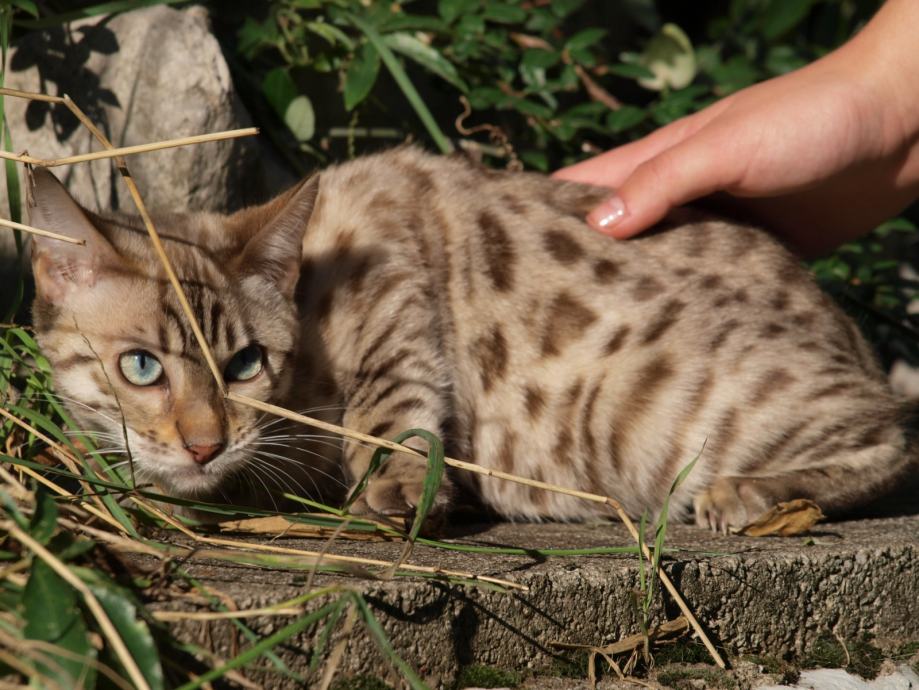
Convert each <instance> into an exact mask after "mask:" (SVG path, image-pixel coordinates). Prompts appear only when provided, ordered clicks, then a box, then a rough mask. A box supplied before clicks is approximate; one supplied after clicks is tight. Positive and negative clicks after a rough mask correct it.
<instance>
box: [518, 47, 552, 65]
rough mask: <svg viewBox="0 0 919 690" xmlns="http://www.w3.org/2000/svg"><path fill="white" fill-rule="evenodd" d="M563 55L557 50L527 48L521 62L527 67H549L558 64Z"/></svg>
mask: <svg viewBox="0 0 919 690" xmlns="http://www.w3.org/2000/svg"><path fill="white" fill-rule="evenodd" d="M561 59H562V56H561V55H559V53H558V51H555V50H543V49H542V48H527V49H526V50H524V51H523V58H522V59H521V61H520V64H521V65H523V66H525V67H531V68H534V69H535V68H540V69H548V68H549V67H554V66H555V65H557V64H558V62H559V60H561Z"/></svg>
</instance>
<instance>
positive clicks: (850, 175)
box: [556, 0, 919, 254]
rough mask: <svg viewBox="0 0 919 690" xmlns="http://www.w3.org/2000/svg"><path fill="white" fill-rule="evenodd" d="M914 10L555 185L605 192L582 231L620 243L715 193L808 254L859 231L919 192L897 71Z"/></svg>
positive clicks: (915, 123) (888, 10)
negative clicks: (602, 188)
mask: <svg viewBox="0 0 919 690" xmlns="http://www.w3.org/2000/svg"><path fill="white" fill-rule="evenodd" d="M916 5H917V4H916V3H910V2H909V0H891V1H890V2H888V3H887V5H885V7H884V9H882V10H881V12H880V13H879V14H878V16H877V17H875V19H874V20H873V21H872V23H871V24H869V26H868V27H866V29H865V30H863V32H862V34H860V35H859V36H858V37H857V38H856V39H854V40H853V41H852V42H851V43H850V44H848V45H847V46H845V47H844V48H842V49H840V50H838V51H837V52H836V53H833V54H831V55H829V56H827V57H826V58H824V59H823V60H820V61H818V62H816V63H814V64H812V65H809V66H808V67H805V68H803V69H801V70H798V71H796V72H793V73H791V74H787V75H784V76H782V77H778V78H776V79H772V80H769V81H766V82H763V83H761V84H757V85H756V86H753V87H750V88H748V89H745V90H743V91H739V92H737V93H736V94H733V95H731V96H729V97H727V98H725V99H723V100H721V101H719V102H717V103H715V104H713V105H712V106H710V107H708V108H706V109H705V110H702V111H700V112H698V113H696V114H694V115H690V116H688V117H685V118H683V119H681V120H678V121H676V122H673V123H671V124H670V125H667V126H666V127H663V128H662V129H659V130H658V131H656V132H654V133H653V134H651V135H649V136H647V137H645V138H644V139H641V140H639V141H636V142H634V143H631V144H627V145H625V146H621V147H619V148H617V149H614V150H612V151H609V152H607V153H604V154H601V155H600V156H597V157H595V158H592V159H590V160H587V161H584V162H582V163H579V164H577V165H574V166H571V167H569V168H565V169H563V170H560V171H558V172H557V173H556V176H557V177H560V178H562V179H568V180H574V181H579V182H585V183H591V184H599V185H601V186H607V187H611V188H613V189H615V190H616V193H615V195H613V196H611V198H610V199H609V200H607V201H606V202H604V203H603V204H601V206H599V207H598V208H597V209H595V210H594V211H593V212H591V213H590V214H589V216H588V222H589V223H590V224H591V225H592V226H593V227H595V228H596V229H598V230H600V231H601V232H606V233H608V234H610V235H612V236H614V237H616V238H620V239H623V238H626V237H630V236H632V235H635V234H637V233H639V232H641V231H642V230H644V229H645V228H648V227H650V226H651V225H653V224H654V223H656V222H657V221H659V220H660V219H661V218H663V216H664V215H665V214H666V213H667V211H669V210H670V209H671V208H673V207H674V206H678V205H680V204H684V203H687V202H689V201H692V200H694V199H697V198H699V197H703V196H707V195H710V194H713V193H715V192H724V193H726V194H727V195H729V198H728V200H727V202H728V205H729V206H731V207H736V208H737V209H738V210H739V211H740V212H742V213H745V214H747V215H750V216H752V217H753V218H754V219H756V220H758V221H760V222H763V223H764V224H765V225H767V227H769V228H770V229H772V230H774V231H775V232H777V233H779V234H781V235H784V236H785V237H786V239H788V240H789V241H790V242H791V243H792V244H794V245H796V246H797V247H798V249H799V250H801V251H803V252H804V253H806V254H816V253H820V252H821V251H825V250H826V249H828V248H830V247H833V246H835V245H837V244H840V243H842V242H844V241H846V240H849V239H852V238H853V237H856V236H858V235H860V234H862V233H864V232H867V231H868V230H870V229H872V228H873V227H874V226H875V225H876V224H877V223H879V222H880V221H882V220H884V219H886V218H888V217H890V216H891V215H894V214H896V213H897V212H898V211H900V210H901V209H902V208H903V207H904V206H906V205H907V204H909V203H910V201H912V200H913V199H915V198H916V196H917V194H919V146H917V144H916V140H917V133H919V108H917V101H919V92H917V93H913V94H906V96H904V95H903V92H904V91H907V90H910V89H912V90H913V91H917V90H916V89H914V88H913V87H912V86H911V85H909V84H904V83H903V81H902V73H900V74H897V70H896V69H895V67H897V66H898V64H897V63H898V62H899V63H901V66H902V62H903V60H905V59H909V60H915V58H913V57H907V52H908V53H910V54H911V53H914V52H915V51H913V49H912V47H911V46H912V43H911V41H912V39H909V41H902V42H901V43H902V46H903V48H902V50H903V51H904V52H903V53H902V54H901V53H899V52H897V38H898V37H899V36H902V35H903V28H902V27H903V26H904V25H905V26H907V28H908V26H910V25H912V26H915V24H914V23H910V24H904V22H906V21H907V19H908V17H907V16H905V15H910V16H912V19H911V22H914V21H916V20H917V19H919V10H917V8H916ZM879 24H880V25H881V26H880V27H879V26H878V25H879ZM885 24H886V26H885ZM878 34H880V36H879V35H878ZM879 41H883V47H884V50H882V49H881V46H879V45H878V42H879ZM907 46H909V47H908V50H907ZM894 61H896V62H894ZM917 68H919V64H917Z"/></svg>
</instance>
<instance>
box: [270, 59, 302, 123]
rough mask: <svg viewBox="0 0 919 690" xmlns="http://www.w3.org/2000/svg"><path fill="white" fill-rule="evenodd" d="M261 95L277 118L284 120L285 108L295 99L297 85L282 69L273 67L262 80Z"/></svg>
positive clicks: (288, 73) (285, 70)
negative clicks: (263, 95)
mask: <svg viewBox="0 0 919 690" xmlns="http://www.w3.org/2000/svg"><path fill="white" fill-rule="evenodd" d="M262 93H263V94H265V98H266V99H267V100H268V103H269V104H270V105H271V107H272V109H273V110H274V112H275V113H277V115H278V117H280V118H281V119H284V115H285V113H286V112H287V106H288V105H290V102H291V101H292V100H294V99H295V98H296V97H297V94H298V91H297V85H296V84H295V83H294V80H293V79H292V78H291V76H290V72H288V71H287V69H285V68H284V67H275V68H274V69H273V70H271V71H270V72H268V74H266V75H265V77H264V79H262Z"/></svg>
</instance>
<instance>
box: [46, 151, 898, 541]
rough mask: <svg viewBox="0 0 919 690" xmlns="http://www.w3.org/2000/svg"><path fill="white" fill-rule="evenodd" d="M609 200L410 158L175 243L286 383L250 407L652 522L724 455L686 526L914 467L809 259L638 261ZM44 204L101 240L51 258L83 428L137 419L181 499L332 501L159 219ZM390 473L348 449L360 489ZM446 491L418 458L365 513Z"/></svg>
mask: <svg viewBox="0 0 919 690" xmlns="http://www.w3.org/2000/svg"><path fill="white" fill-rule="evenodd" d="M602 194H603V192H602V191H599V190H595V189H591V188H586V187H583V186H579V185H574V184H570V183H560V182H557V181H553V180H550V179H547V178H544V177H541V176H537V175H531V174H513V173H502V172H494V171H489V170H485V169H482V168H480V167H477V166H475V165H472V164H470V163H468V162H466V161H464V160H462V159H460V158H437V157H432V156H429V155H426V154H424V153H422V152H420V151H418V150H415V149H411V148H401V149H397V150H393V151H390V152H387V153H383V154H379V155H375V156H369V157H366V158H362V159H359V160H356V161H353V162H350V163H346V164H343V165H340V166H335V167H333V168H330V169H328V170H326V171H324V172H322V173H321V174H320V175H319V176H318V178H316V177H314V178H312V179H311V180H309V181H307V182H304V183H302V184H301V185H299V186H298V187H297V188H295V189H293V190H291V191H289V192H287V193H285V194H284V195H282V196H281V197H278V198H277V199H276V200H274V201H273V202H271V203H269V204H267V205H265V206H263V207H258V208H253V209H248V210H245V211H242V212H239V213H237V214H235V215H232V216H229V217H224V216H218V215H207V214H194V215H174V216H163V217H161V218H159V219H158V222H157V225H158V227H159V229H160V231H161V233H162V234H163V235H164V236H166V237H167V238H169V239H167V241H166V248H167V251H168V252H169V254H170V256H171V258H172V261H173V263H174V264H175V267H176V270H177V272H178V274H179V276H180V278H181V279H182V281H183V285H184V286H185V289H186V291H187V292H188V295H189V298H190V301H191V304H192V306H193V308H194V310H195V314H196V315H197V317H198V320H199V322H200V323H201V326H202V328H203V330H204V333H205V334H206V336H207V338H208V340H209V342H210V344H211V346H212V348H213V349H214V351H215V354H216V356H217V358H218V360H219V361H220V362H221V366H224V365H225V364H226V363H227V362H228V361H229V359H230V358H231V357H232V355H233V354H234V352H236V351H238V350H239V348H241V347H244V346H245V345H247V344H249V343H257V344H258V345H260V346H261V347H262V348H263V350H264V352H265V353H266V355H267V360H266V366H265V369H264V371H263V372H262V374H260V375H259V376H257V377H256V378H255V379H253V380H251V381H243V382H238V383H231V384H230V386H231V388H233V389H235V390H238V391H239V392H241V393H243V394H245V395H250V396H252V397H255V398H258V399H261V400H267V401H270V402H273V403H277V404H280V405H283V406H285V407H288V408H291V409H297V410H299V409H309V408H322V409H323V410H324V411H323V412H320V413H319V414H320V415H324V416H325V418H327V419H333V420H335V421H341V422H342V423H343V424H344V425H346V426H349V427H352V428H355V429H360V430H363V431H367V432H370V433H372V434H375V435H383V436H386V435H392V434H394V433H395V432H398V431H400V430H403V429H408V428H412V427H422V428H426V429H429V430H431V431H434V432H435V433H438V434H441V435H442V436H444V438H445V440H446V442H447V446H448V450H449V452H450V453H451V454H453V455H454V456H457V457H463V458H469V459H471V460H472V461H474V462H475V463H477V464H479V465H482V466H485V467H492V468H497V469H500V470H503V471H506V472H512V473H515V474H519V475H523V476H527V477H533V478H536V479H539V480H543V481H547V482H551V483H554V484H559V485H562V486H567V487H572V488H578V489H582V490H585V491H590V492H595V493H600V494H606V495H609V496H613V497H615V498H617V499H618V500H619V501H621V502H622V504H623V505H624V506H625V507H626V509H627V510H628V511H629V512H631V513H632V514H636V515H637V514H640V513H641V512H642V511H644V510H646V509H651V510H654V509H655V508H657V507H659V506H660V504H661V502H662V500H663V498H664V496H665V495H666V493H667V491H668V488H669V486H670V484H671V482H672V480H673V478H674V476H675V475H676V473H677V472H678V471H679V470H680V469H681V468H682V467H683V466H684V465H685V464H686V463H687V462H689V461H690V460H691V459H692V458H693V457H695V456H696V454H697V453H699V452H700V450H701V449H702V448H703V444H704V446H705V450H704V452H703V454H702V457H701V460H700V461H699V463H698V464H697V466H696V468H695V470H694V471H693V472H692V473H691V474H690V476H689V478H688V479H687V481H686V483H685V484H684V485H683V487H682V488H681V489H680V490H679V491H678V493H677V495H676V496H675V497H674V499H673V501H672V503H671V506H672V510H673V511H674V512H675V513H676V514H677V515H679V516H682V517H685V516H687V515H688V514H689V513H690V511H691V509H692V507H693V504H695V512H696V520H697V521H698V522H699V523H700V524H703V525H718V526H723V525H734V526H736V525H740V524H742V523H744V522H746V521H747V520H748V519H749V518H751V517H752V516H754V515H755V514H758V513H759V512H760V511H762V510H763V509H765V508H767V507H768V506H769V505H771V504H773V503H775V502H776V501H781V500H785V499H789V498H794V497H807V498H812V499H814V500H816V501H817V502H818V503H819V504H820V505H821V506H822V507H823V508H824V509H825V510H829V511H840V510H845V509H848V508H850V507H852V506H855V505H857V504H860V503H863V502H865V501H867V500H869V499H871V498H873V497H875V496H877V495H878V494H879V493H880V492H881V491H882V490H884V489H885V488H887V487H888V486H889V485H890V484H891V483H892V482H893V481H894V480H895V478H896V477H897V476H898V475H900V474H901V473H902V472H903V471H904V468H905V467H906V464H907V460H908V457H909V452H908V449H907V444H906V440H905V436H904V431H903V429H902V428H901V426H900V423H899V411H898V406H897V404H896V401H895V400H894V399H893V397H892V395H891V393H890V391H889V390H888V388H887V385H886V382H885V378H884V376H883V374H882V372H881V371H880V370H879V368H878V367H877V365H876V364H875V362H874V359H873V356H872V353H871V352H870V350H869V348H868V347H867V346H866V344H865V342H864V341H863V339H862V337H861V336H860V334H859V333H858V330H857V329H856V327H855V326H854V324H853V323H852V322H851V321H850V320H849V319H848V318H846V317H845V316H844V315H843V314H842V313H841V312H840V311H839V309H837V308H836V307H835V306H834V304H833V303H832V302H831V301H830V300H829V299H828V298H827V297H826V296H825V295H824V294H822V293H821V292H820V290H819V289H818V288H817V286H816V285H815V284H814V282H813V280H812V279H811V277H810V275H809V274H808V273H807V272H806V271H805V270H804V269H803V268H802V267H801V266H800V265H799V263H798V261H797V260H796V259H795V258H794V257H793V256H792V255H791V254H789V253H788V252H787V251H786V250H785V249H783V248H782V247H781V246H779V245H778V244H777V243H776V242H775V241H774V240H772V239H771V238H770V237H769V236H767V235H766V234H764V233H762V232H760V231H758V230H755V229H752V228H748V227H744V226H741V225H737V224H732V223H727V222H721V221H717V220H710V219H705V218H704V217H702V218H699V217H693V216H692V215H691V214H688V212H687V213H684V214H677V215H675V216H674V217H673V219H672V222H670V223H669V224H668V225H669V227H667V228H664V227H661V228H659V229H658V230H657V231H656V232H654V233H651V234H648V235H645V236H643V237H641V238H638V239H635V240H631V241H627V242H614V241H612V240H610V239H608V238H605V237H601V236H599V235H597V234H595V233H593V232H591V231H589V230H587V229H586V227H585V225H584V223H583V221H582V218H583V216H584V214H585V212H586V211H587V210H589V208H590V207H591V206H592V205H593V204H594V203H596V201H597V200H598V199H600V198H601V196H602ZM35 197H36V199H35V206H34V208H33V209H32V219H33V222H34V224H36V225H38V226H40V227H46V228H48V229H51V230H57V231H60V232H64V233H69V234H72V235H77V236H80V237H84V238H86V239H87V240H88V246H87V247H86V248H79V247H72V246H70V245H64V244H62V243H55V242H53V241H46V240H38V242H37V249H36V251H35V252H34V265H35V273H36V281H37V286H38V295H39V296H38V299H37V301H36V306H35V323H36V327H37V329H38V332H39V339H40V342H41V344H42V347H43V348H44V350H45V352H46V353H47V355H48V357H49V358H50V359H51V361H52V363H53V365H54V368H55V372H56V382H57V386H58V387H59V389H60V390H61V391H62V392H63V394H64V395H65V396H67V397H68V398H69V399H73V400H75V401H77V402H76V403H75V404H74V405H73V406H72V411H73V413H74V415H75V416H76V417H77V418H78V419H79V420H80V421H81V422H82V423H83V424H85V425H87V426H88V427H91V428H103V429H105V430H106V431H108V432H109V433H111V434H117V433H118V432H119V429H118V428H116V426H115V425H116V420H119V419H120V414H121V412H120V410H123V412H124V415H125V418H126V421H127V426H128V429H129V435H130V444H131V446H132V448H131V449H132V451H133V453H134V459H135V463H136V466H137V467H138V468H139V469H140V471H141V476H142V478H148V479H152V480H153V481H154V482H156V483H157V484H159V485H160V486H161V487H162V488H163V489H164V490H166V491H168V492H172V493H175V494H178V495H200V496H205V497H207V496H211V497H214V498H220V496H221V494H223V496H224V497H229V498H231V499H233V500H240V501H251V500H255V499H261V500H260V502H261V503H263V504H268V505H270V501H268V500H267V496H266V495H265V494H266V493H267V491H266V489H268V488H271V485H272V483H271V481H270V480H271V478H272V477H273V478H274V484H275V485H277V484H281V483H283V482H282V480H284V476H285V475H286V476H288V477H289V478H290V480H291V481H296V483H297V484H299V485H302V486H303V487H305V488H307V489H309V488H311V487H312V486H313V485H314V484H313V482H316V483H317V484H318V483H319V482H320V481H321V480H322V479H323V477H324V475H325V474H328V473H332V472H334V470H335V468H336V467H338V466H339V453H340V449H339V447H337V446H335V445H334V444H330V443H329V441H328V440H326V439H323V440H320V441H315V442H314V441H307V440H303V439H300V440H290V439H289V440H288V441H292V443H294V444H295V445H298V446H299V447H301V448H305V449H309V450H311V451H313V452H314V453H315V454H311V455H306V454H305V453H304V452H303V451H300V450H294V449H291V448H286V447H284V442H282V441H280V440H278V441H275V442H272V441H265V440H264V439H265V438H272V437H271V434H270V433H267V434H266V432H265V431H261V430H260V429H259V425H258V423H259V415H257V414H256V413H254V412H253V411H252V410H250V409H248V408H245V407H242V406H239V405H235V404H232V403H228V402H226V401H224V400H223V399H222V398H221V396H220V395H219V393H218V389H217V387H216V386H215V384H214V383H213V381H212V380H211V376H210V373H209V371H208V370H207V367H206V365H205V363H204V360H203V358H202V356H201V353H200V352H199V351H198V349H197V347H196V345H195V342H194V339H193V337H192V334H191V330H190V328H189V326H188V323H187V322H186V320H185V318H184V316H183V315H182V313H181V310H180V309H179V306H178V303H177V301H176V298H175V296H174V295H173V293H172V291H171V289H170V287H169V285H168V284H167V282H166V280H165V276H164V274H163V272H162V269H161V267H160V264H159V262H158V261H157V259H156V257H155V255H154V253H153V251H152V249H151V247H150V245H149V241H148V239H147V238H146V236H145V235H144V233H143V231H142V228H141V226H140V224H139V222H138V221H137V220H136V219H131V218H127V217H120V216H96V215H84V214H83V213H81V212H80V211H79V210H78V208H77V207H76V206H75V205H74V204H73V203H72V202H70V200H69V198H67V197H66V196H65V193H64V192H63V190H62V188H60V187H59V186H58V185H57V183H56V182H55V181H54V180H53V178H51V177H50V175H48V174H42V175H40V176H39V178H38V181H37V188H36V190H35ZM93 226H95V228H96V229H98V232H97V231H96V229H94V227H93ZM301 245H302V257H301ZM90 343H91V344H92V349H93V350H95V352H93V351H92V350H91V349H90V348H89V344H90ZM130 348H142V349H144V350H147V351H149V352H150V353H152V354H153V355H155V356H156V357H157V358H158V359H160V360H161V361H162V363H163V365H164V367H165V380H164V382H162V383H160V384H159V385H157V386H152V387H146V388H138V387H136V386H132V384H130V383H128V382H127V381H125V380H124V378H123V377H119V376H117V375H116V374H117V367H118V357H119V354H120V353H122V352H124V351H125V350H127V349H130ZM103 365H104V366H105V368H106V372H105V373H107V376H106V375H104V374H103V371H102V366H103ZM110 381H111V385H110V383H109V382H110ZM112 387H113V388H114V392H115V393H117V398H118V400H117V403H116V400H115V396H113V394H112ZM118 403H120V407H119V404H118ZM84 405H85V407H84ZM88 408H92V409H93V410H96V412H90V411H89V410H88ZM99 413H102V415H105V416H106V417H108V418H110V419H109V420H107V419H105V418H103V417H102V416H101V415H100V414H99ZM117 424H120V422H117ZM288 433H289V432H288ZM272 443H274V445H271V444H272ZM201 444H204V445H206V446H207V447H212V446H220V452H218V453H217V454H216V455H215V456H214V457H213V458H212V459H210V461H209V462H205V463H203V464H202V463H196V462H194V461H193V459H192V458H191V457H189V453H190V451H186V450H185V449H184V447H187V446H196V447H200V446H201ZM208 444H209V445H208ZM330 445H331V446H334V447H330ZM253 451H254V452H255V453H256V457H255V459H254V460H253V459H252V453H253ZM269 452H270V453H271V455H268V454H267V453H269ZM370 453H371V450H370V449H367V448H362V447H360V446H356V445H351V444H345V445H344V449H343V458H342V459H341V461H340V462H341V466H342V467H343V469H344V475H345V477H346V479H347V480H349V481H353V479H354V478H355V477H357V476H360V474H361V473H362V471H363V470H364V468H365V467H366V466H367V462H368V460H369V457H370ZM272 455H273V456H276V457H274V458H272ZM320 455H321V456H322V457H323V458H326V460H322V459H319V456H320ZM280 456H285V457H290V458H294V459H295V460H296V462H290V461H288V460H284V459H283V457H280ZM247 467H248V470H245V469H244V468H247ZM316 469H318V470H319V471H315V470H316ZM423 474H424V466H423V464H422V463H419V462H417V461H415V460H412V459H410V458H404V457H398V456H394V457H393V458H392V459H391V460H390V461H389V463H388V464H387V465H386V467H385V468H384V471H383V472H382V474H381V476H379V477H377V478H375V479H374V480H373V481H372V482H371V484H370V487H369V489H368V491H367V493H366V494H365V496H364V499H363V503H362V504H361V507H362V508H364V509H369V510H373V511H377V512H381V513H402V512H406V511H409V510H410V509H411V507H412V506H413V505H414V503H415V501H417V499H418V496H419V494H420V490H421V481H422V477H423ZM254 475H260V476H254ZM266 478H267V479H268V480H269V481H266ZM255 479H259V481H260V482H261V483H259V482H256V481H255ZM452 481H453V482H467V483H469V484H471V486H472V488H473V489H474V490H475V491H477V492H478V493H479V495H480V496H481V497H482V498H483V500H484V501H485V502H486V503H487V504H488V505H489V506H491V507H492V508H494V509H495V510H496V511H498V512H499V513H501V514H503V515H506V516H508V517H514V518H528V519H541V518H555V519H579V518H585V517H589V516H590V515H592V514H593V513H594V511H595V507H594V506H593V505H592V504H589V503H586V502H583V501H579V500H576V499H574V498H571V497H567V496H562V495H558V494H552V493H548V492H544V491H539V490H533V489H530V488H528V487H524V486H520V485H517V484H513V483H509V482H504V481H500V480H494V479H485V478H479V477H470V476H462V477H460V476H458V475H454V476H453V477H452ZM288 485H293V484H290V482H288ZM453 494H454V490H453V486H450V485H448V486H447V487H445V489H444V493H443V500H444V501H448V500H450V499H451V497H452V496H453Z"/></svg>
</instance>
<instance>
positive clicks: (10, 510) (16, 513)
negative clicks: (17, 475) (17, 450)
mask: <svg viewBox="0 0 919 690" xmlns="http://www.w3.org/2000/svg"><path fill="white" fill-rule="evenodd" d="M3 458H4V459H6V456H5V455H4V456H3ZM0 503H3V509H4V510H5V511H6V514H7V515H9V516H10V517H11V518H13V522H15V523H16V525H17V526H18V527H19V529H21V530H24V531H26V532H28V531H29V521H28V519H26V516H25V515H23V514H22V512H21V511H20V510H19V506H17V505H16V501H14V500H13V498H12V497H11V496H10V495H9V494H8V493H7V492H6V491H4V490H3V489H0Z"/></svg>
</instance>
